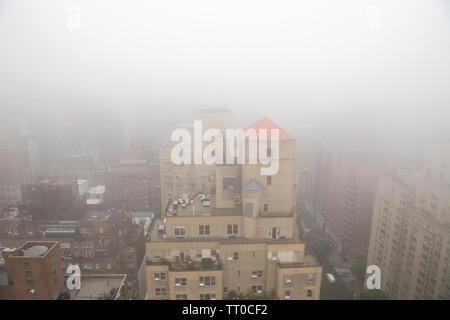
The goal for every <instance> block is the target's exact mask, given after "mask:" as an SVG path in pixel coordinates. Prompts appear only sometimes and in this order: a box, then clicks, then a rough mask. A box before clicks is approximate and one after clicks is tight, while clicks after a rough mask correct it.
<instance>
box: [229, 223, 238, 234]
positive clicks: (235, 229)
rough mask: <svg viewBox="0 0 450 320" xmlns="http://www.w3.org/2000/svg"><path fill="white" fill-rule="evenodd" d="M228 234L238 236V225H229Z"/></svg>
mask: <svg viewBox="0 0 450 320" xmlns="http://www.w3.org/2000/svg"><path fill="white" fill-rule="evenodd" d="M227 234H229V235H236V234H238V225H237V224H228V225H227Z"/></svg>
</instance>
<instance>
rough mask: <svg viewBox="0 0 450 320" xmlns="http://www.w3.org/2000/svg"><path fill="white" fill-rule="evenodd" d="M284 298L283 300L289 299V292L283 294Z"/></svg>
mask: <svg viewBox="0 0 450 320" xmlns="http://www.w3.org/2000/svg"><path fill="white" fill-rule="evenodd" d="M284 298H285V299H290V298H291V291H289V290H286V291H285V292H284Z"/></svg>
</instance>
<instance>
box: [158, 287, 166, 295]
mask: <svg viewBox="0 0 450 320" xmlns="http://www.w3.org/2000/svg"><path fill="white" fill-rule="evenodd" d="M166 294H167V291H166V288H156V295H157V296H165V295H166Z"/></svg>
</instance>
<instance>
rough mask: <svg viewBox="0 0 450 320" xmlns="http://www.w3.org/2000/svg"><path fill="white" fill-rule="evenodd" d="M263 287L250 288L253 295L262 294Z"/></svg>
mask: <svg viewBox="0 0 450 320" xmlns="http://www.w3.org/2000/svg"><path fill="white" fill-rule="evenodd" d="M262 290H263V286H252V291H253V292H254V293H262Z"/></svg>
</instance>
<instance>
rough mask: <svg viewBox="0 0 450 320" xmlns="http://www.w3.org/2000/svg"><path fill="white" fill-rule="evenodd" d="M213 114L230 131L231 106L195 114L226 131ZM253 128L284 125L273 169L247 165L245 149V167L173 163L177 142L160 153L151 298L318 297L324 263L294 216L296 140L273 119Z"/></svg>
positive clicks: (149, 269)
mask: <svg viewBox="0 0 450 320" xmlns="http://www.w3.org/2000/svg"><path fill="white" fill-rule="evenodd" d="M216 117H219V119H220V118H221V117H222V118H223V119H226V120H227V121H228V122H227V125H228V126H230V127H228V128H233V127H232V125H233V124H232V116H231V114H230V112H228V111H226V110H214V111H212V112H210V113H209V112H208V110H202V111H201V112H199V114H198V115H197V119H206V120H207V121H204V122H203V126H204V128H209V127H210V126H212V125H215V124H217V123H219V124H221V125H222V127H219V128H218V129H219V130H221V131H222V132H223V130H224V128H226V126H224V123H220V122H219V121H214V119H216V120H217V118H216ZM252 129H254V130H255V131H257V132H259V130H261V129H266V130H267V131H268V132H269V135H270V130H271V129H279V130H280V131H279V133H280V142H279V146H280V147H279V149H280V152H279V159H278V160H279V163H280V164H279V170H278V172H277V173H276V174H274V175H271V176H267V175H261V173H260V168H261V166H262V165H261V164H259V163H258V164H249V163H248V161H247V160H248V156H249V153H248V146H247V148H246V162H245V164H238V163H237V162H235V163H234V164H223V165H221V164H212V165H206V164H196V165H185V164H182V165H174V164H173V163H172V161H171V158H170V151H171V146H172V145H171V144H168V145H167V146H166V147H165V148H163V149H162V150H161V163H160V168H161V201H162V203H163V208H162V213H161V214H162V216H161V218H160V219H157V220H156V221H155V223H154V224H153V228H152V229H151V230H150V235H149V237H148V239H147V240H148V241H147V243H146V256H147V266H146V275H147V297H148V298H149V299H171V300H172V299H173V300H175V299H189V300H190V299H201V300H210V299H231V298H234V297H239V296H241V297H242V296H246V295H249V294H254V295H257V296H259V297H261V298H262V297H273V298H279V299H283V300H284V299H286V300H288V299H319V296H320V283H321V273H322V268H321V266H320V265H319V263H318V262H317V260H316V259H315V257H313V256H311V255H307V254H306V253H305V243H304V241H303V240H302V236H303V228H302V225H301V223H300V222H299V221H297V211H296V202H295V195H296V185H295V171H294V161H295V152H294V151H295V138H294V137H292V136H291V135H290V134H289V133H288V132H286V131H285V130H283V129H282V128H280V127H278V125H276V124H275V123H274V122H273V121H272V120H270V119H268V118H263V119H261V120H259V121H257V122H255V123H254V124H252V125H251V126H249V127H247V128H245V129H244V131H245V132H248V131H249V130H252ZM270 152H271V151H270V149H269V151H268V153H270ZM224 154H225V153H224Z"/></svg>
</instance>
